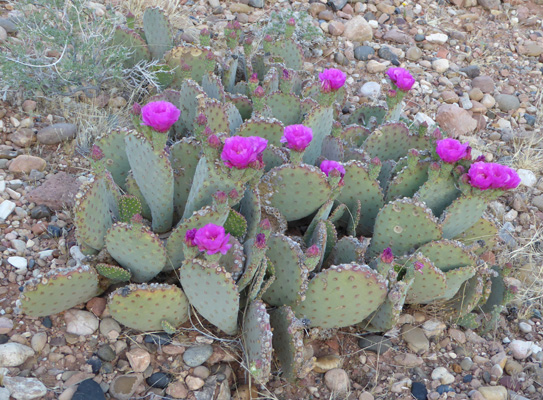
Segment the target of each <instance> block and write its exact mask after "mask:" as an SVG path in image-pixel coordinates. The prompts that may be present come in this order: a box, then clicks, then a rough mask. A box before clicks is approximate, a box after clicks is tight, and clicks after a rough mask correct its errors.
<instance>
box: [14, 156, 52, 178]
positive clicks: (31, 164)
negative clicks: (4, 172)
mask: <svg viewBox="0 0 543 400" xmlns="http://www.w3.org/2000/svg"><path fill="white" fill-rule="evenodd" d="M46 166H47V163H46V162H45V160H44V159H43V158H40V157H34V156H29V155H26V154H23V155H20V156H17V157H15V158H14V159H13V160H12V161H11V163H10V164H9V172H13V173H20V174H29V173H30V171H32V170H33V169H35V170H37V171H43V170H44V169H45V167H46Z"/></svg>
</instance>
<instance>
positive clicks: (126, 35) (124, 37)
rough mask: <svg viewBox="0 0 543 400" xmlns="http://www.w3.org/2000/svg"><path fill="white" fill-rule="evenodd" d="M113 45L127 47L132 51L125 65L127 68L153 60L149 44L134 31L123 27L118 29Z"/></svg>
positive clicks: (116, 29)
mask: <svg viewBox="0 0 543 400" xmlns="http://www.w3.org/2000/svg"><path fill="white" fill-rule="evenodd" d="M113 44H115V45H117V46H123V47H126V48H128V49H129V50H130V51H132V54H130V55H129V56H128V58H127V59H126V60H125V61H124V63H123V65H124V67H125V68H131V67H133V66H135V65H136V64H138V63H139V62H140V61H149V60H150V59H151V52H150V51H149V47H147V43H146V42H145V40H143V38H142V37H141V36H140V35H138V34H137V33H136V31H134V30H133V29H130V28H126V27H122V26H118V27H116V28H115V33H114V35H113Z"/></svg>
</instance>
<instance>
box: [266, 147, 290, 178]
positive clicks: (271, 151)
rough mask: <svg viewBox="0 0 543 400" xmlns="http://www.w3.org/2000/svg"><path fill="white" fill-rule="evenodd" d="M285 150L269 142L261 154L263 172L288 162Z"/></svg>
mask: <svg viewBox="0 0 543 400" xmlns="http://www.w3.org/2000/svg"><path fill="white" fill-rule="evenodd" d="M287 154H288V153H287V151H286V149H285V148H283V147H276V146H274V145H273V144H269V145H268V147H266V150H264V153H263V154H262V160H263V161H264V172H269V171H271V170H272V169H274V168H275V167H280V166H281V165H283V164H287V163H288V161H289V160H288V156H287Z"/></svg>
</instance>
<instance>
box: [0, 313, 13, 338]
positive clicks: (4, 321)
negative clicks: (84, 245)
mask: <svg viewBox="0 0 543 400" xmlns="http://www.w3.org/2000/svg"><path fill="white" fill-rule="evenodd" d="M12 329H13V321H12V320H11V319H9V318H7V317H0V334H2V335H5V334H6V333H9V332H10V331H11V330H12Z"/></svg>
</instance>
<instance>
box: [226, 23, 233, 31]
mask: <svg viewBox="0 0 543 400" xmlns="http://www.w3.org/2000/svg"><path fill="white" fill-rule="evenodd" d="M226 29H234V25H232V22H230V21H229V22H228V23H227V24H226Z"/></svg>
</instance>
